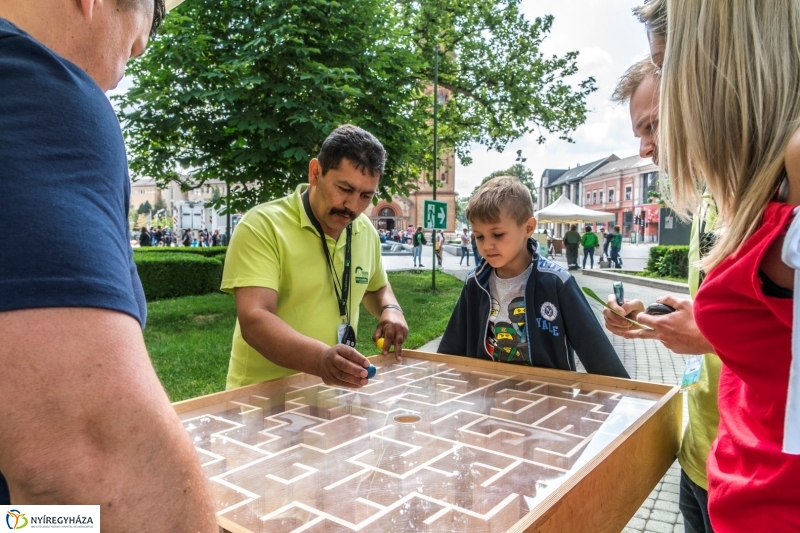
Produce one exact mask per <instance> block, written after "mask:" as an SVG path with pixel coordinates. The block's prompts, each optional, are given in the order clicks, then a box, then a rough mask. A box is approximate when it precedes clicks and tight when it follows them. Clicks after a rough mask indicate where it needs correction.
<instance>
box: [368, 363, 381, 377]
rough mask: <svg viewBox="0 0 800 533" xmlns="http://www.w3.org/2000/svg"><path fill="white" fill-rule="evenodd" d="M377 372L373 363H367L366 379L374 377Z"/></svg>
mask: <svg viewBox="0 0 800 533" xmlns="http://www.w3.org/2000/svg"><path fill="white" fill-rule="evenodd" d="M377 373H378V369H377V368H375V365H369V368H367V379H372V378H374V377H375V374H377Z"/></svg>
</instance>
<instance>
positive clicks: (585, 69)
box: [456, 0, 648, 195]
mask: <svg viewBox="0 0 800 533" xmlns="http://www.w3.org/2000/svg"><path fill="white" fill-rule="evenodd" d="M641 3H642V0H560V1H559V2H548V1H543V0H523V2H522V11H523V12H524V13H525V15H526V16H527V17H528V18H529V19H533V18H534V17H537V16H542V15H545V14H552V15H553V16H554V17H555V20H554V23H553V29H552V31H551V34H550V36H548V38H547V39H546V40H545V42H544V43H543V45H542V52H543V53H544V54H545V55H547V56H549V55H552V54H557V55H563V54H564V53H565V52H569V51H572V50H577V51H578V52H579V53H580V54H579V56H578V68H579V72H578V77H577V79H585V78H586V77H588V76H593V77H594V78H595V80H596V84H597V91H596V92H595V93H594V94H592V95H591V96H589V98H588V99H587V104H588V108H589V111H590V112H589V115H588V117H587V121H586V124H584V125H582V126H581V127H579V128H578V129H577V130H576V131H575V133H574V134H573V136H572V137H573V140H574V141H575V143H574V144H570V143H567V142H565V141H561V140H558V139H549V140H548V141H547V142H546V143H545V144H544V145H539V144H537V143H536V137H535V136H534V135H529V136H526V137H524V138H521V139H519V140H517V141H516V142H514V143H512V144H510V145H508V147H507V148H506V150H505V151H504V152H503V153H502V154H500V153H497V152H489V151H487V150H485V149H484V148H483V147H481V146H478V145H476V146H474V147H473V149H472V157H473V163H472V164H471V165H469V166H468V167H464V166H461V164H460V162H459V163H457V164H456V191H457V192H458V193H459V194H461V195H468V194H469V193H470V192H472V190H473V189H474V188H475V186H477V185H478V184H479V183H480V181H481V180H482V179H483V178H484V177H486V176H487V175H489V174H491V173H492V172H494V171H495V170H502V169H504V168H508V167H510V166H511V165H512V164H513V163H514V158H515V157H516V151H517V150H519V149H521V150H522V152H523V156H525V157H527V158H528V161H527V162H526V164H527V165H528V166H529V167H530V168H531V169H532V170H533V172H534V175H535V176H536V177H537V179H538V177H539V176H541V174H542V171H543V170H544V169H545V168H568V167H569V168H571V167H574V166H576V165H578V164H584V163H588V162H589V161H594V160H596V159H601V158H603V157H606V156H608V155H609V154H611V153H615V154H616V155H618V156H619V157H627V156H631V155H634V154H636V153H637V152H638V148H639V142H638V140H637V139H635V138H634V137H633V133H632V131H631V125H630V115H629V114H628V109H627V107H626V106H619V105H616V104H613V103H612V102H611V101H610V97H611V93H612V92H613V91H614V87H615V85H616V82H617V79H618V78H619V77H620V75H622V73H623V72H624V71H625V69H627V68H628V67H629V66H630V65H631V64H633V63H634V62H635V61H637V60H638V59H641V58H642V57H644V56H645V55H647V53H648V46H647V37H646V35H645V32H644V28H643V27H642V25H641V24H640V23H639V22H638V21H637V20H636V18H635V17H634V16H633V15H632V14H631V9H633V8H634V7H636V6H638V5H640V4H641Z"/></svg>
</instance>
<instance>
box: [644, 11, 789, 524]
mask: <svg viewBox="0 0 800 533" xmlns="http://www.w3.org/2000/svg"><path fill="white" fill-rule="evenodd" d="M667 9H668V20H667V25H668V27H669V32H668V39H667V47H666V52H665V59H664V68H663V77H662V86H661V116H660V129H659V134H660V137H661V141H662V142H661V160H662V165H663V167H664V168H663V169H664V170H665V171H667V172H668V173H669V179H670V192H671V194H672V196H673V202H674V203H675V205H676V206H677V207H678V208H683V209H684V210H686V211H688V210H689V209H691V208H692V207H693V206H696V205H699V192H698V191H699V189H700V188H701V187H707V188H708V190H709V191H710V192H711V194H712V195H713V197H714V199H715V201H716V204H717V209H718V211H719V214H720V217H721V218H720V222H721V224H719V225H718V226H721V228H722V230H721V231H720V232H718V234H717V236H716V242H715V244H714V247H713V248H712V250H711V251H710V253H709V254H708V256H706V258H705V259H704V260H703V261H701V264H700V266H701V267H702V268H704V269H705V270H706V272H708V275H707V277H706V278H705V281H704V282H703V285H702V287H701V288H700V291H699V292H698V293H697V297H696V299H695V303H694V314H695V319H696V321H697V325H698V326H699V328H700V330H701V332H702V333H703V335H704V336H705V338H706V339H708V341H709V342H711V344H712V345H713V346H714V349H715V351H716V353H717V354H718V355H719V357H720V358H721V359H722V362H723V363H724V365H725V366H724V369H723V371H722V374H721V376H720V385H719V410H720V426H719V433H718V436H717V441H716V442H715V443H714V446H713V447H712V449H711V454H710V455H709V458H708V478H709V513H710V515H711V523H712V525H713V527H714V530H715V531H717V532H723V533H725V532H734V531H736V532H739V531H748V532H750V531H758V532H760V531H769V532H770V533H773V532H784V531H785V532H788V531H800V455H798V454H800V309H798V307H800V306H796V304H795V300H794V298H793V291H794V286H795V284H796V283H795V282H796V280H797V279H798V278H797V277H796V276H797V274H796V272H795V270H794V269H797V268H800V217H796V216H795V214H796V206H797V204H800V129H798V128H799V127H800V2H798V1H797V0H770V1H769V2H765V1H763V0H737V1H735V2H734V1H731V0H681V1H680V2H669V3H668V8H667ZM782 256H783V257H782ZM793 306H794V308H793ZM793 331H794V335H795V337H796V338H795V339H794V341H793V338H792V335H793ZM792 342H795V346H794V347H793V345H792Z"/></svg>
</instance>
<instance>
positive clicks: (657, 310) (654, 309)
mask: <svg viewBox="0 0 800 533" xmlns="http://www.w3.org/2000/svg"><path fill="white" fill-rule="evenodd" d="M644 312H645V314H647V315H668V314H670V313H674V312H675V308H674V307H672V306H670V305H667V304H658V303H656V304H650V305H648V306H647V309H645V311H644Z"/></svg>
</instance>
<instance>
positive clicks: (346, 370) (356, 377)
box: [315, 344, 369, 389]
mask: <svg viewBox="0 0 800 533" xmlns="http://www.w3.org/2000/svg"><path fill="white" fill-rule="evenodd" d="M368 366H369V361H368V360H367V358H366V357H364V356H363V355H361V354H360V353H358V352H357V351H356V350H354V349H353V348H351V347H349V346H347V345H345V344H337V345H335V346H331V347H330V348H328V349H326V350H324V351H323V352H322V353H321V354H320V356H319V360H318V363H317V372H315V374H316V375H318V376H319V377H321V378H322V381H324V382H325V384H326V385H332V386H335V387H347V388H349V389H358V388H361V387H363V386H364V385H366V384H367V367H368Z"/></svg>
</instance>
